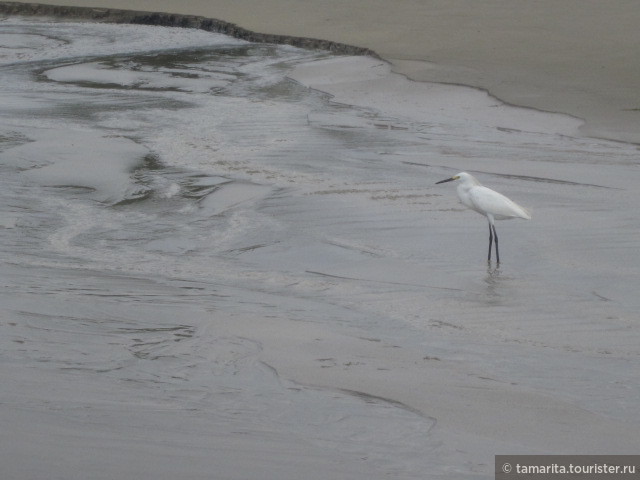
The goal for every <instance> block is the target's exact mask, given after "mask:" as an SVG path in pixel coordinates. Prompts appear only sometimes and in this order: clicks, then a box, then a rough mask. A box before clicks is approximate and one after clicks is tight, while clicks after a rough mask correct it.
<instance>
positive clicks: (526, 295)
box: [0, 19, 640, 479]
mask: <svg viewBox="0 0 640 480" xmlns="http://www.w3.org/2000/svg"><path fill="white" fill-rule="evenodd" d="M0 46H1V47H0V62H2V64H3V65H2V70H1V76H2V88H1V90H0V101H1V102H2V105H3V108H2V110H0V173H1V175H0V182H1V183H2V186H1V188H0V197H1V201H0V206H1V209H2V211H1V212H0V215H1V216H0V245H1V246H2V247H1V248H0V260H1V263H0V274H1V278H2V280H3V289H2V302H1V306H0V309H1V310H0V311H1V315H2V322H1V323H0V329H1V330H2V332H0V344H1V347H2V352H3V362H2V367H0V368H1V369H2V376H3V380H2V385H3V386H2V399H1V400H0V402H1V405H0V407H1V410H0V415H2V417H3V422H5V423H6V425H7V428H3V429H2V436H3V443H4V442H5V441H9V439H10V442H11V446H10V447H9V448H8V449H6V450H5V449H4V448H3V450H4V453H3V458H2V462H0V463H1V464H2V467H0V468H3V469H5V473H6V477H4V478H27V477H29V478H31V477H33V478H35V477H39V476H42V475H45V474H47V472H49V473H51V472H52V468H53V474H54V475H53V476H51V477H50V478H66V479H69V478H87V476H86V473H87V472H90V473H91V474H92V475H91V478H132V475H133V476H135V478H154V479H157V478H176V477H175V475H181V474H182V473H184V472H185V471H186V472H188V473H189V475H188V476H187V477H183V478H212V477H211V476H210V475H211V470H212V469H215V470H216V471H217V472H218V473H219V476H218V477H216V478H245V479H246V478H265V477H264V476H262V475H263V474H264V469H265V468H266V469H267V470H268V471H270V472H274V473H273V476H272V477H271V478H299V477H298V475H299V473H300V468H303V469H304V471H305V472H306V476H305V478H313V477H312V476H309V475H317V476H318V478H331V475H330V474H333V475H339V477H340V478H383V477H385V476H386V477H388V476H389V475H391V476H394V475H395V476H397V478H423V477H422V476H421V474H422V473H423V472H424V471H425V470H429V471H433V472H437V473H442V474H443V475H444V474H445V473H446V472H450V471H452V469H453V471H455V472H457V473H456V474H457V475H458V477H457V478H476V477H478V478H487V475H488V473H487V468H488V467H486V466H485V468H484V469H483V468H480V469H479V470H478V469H477V468H474V467H469V466H468V464H467V463H466V462H467V460H465V456H464V455H461V456H460V458H459V459H457V460H456V458H457V457H456V453H455V452H454V451H453V450H454V447H451V448H449V447H448V445H447V444H446V442H443V441H442V439H438V438H437V437H436V438H434V436H433V431H432V428H433V426H434V424H435V419H434V418H433V417H431V416H430V415H429V412H424V411H417V410H416V409H414V408H411V407H409V406H407V405H405V404H404V403H400V402H399V401H397V399H395V398H387V399H382V398H378V397H375V396H366V395H365V394H356V393H354V392H348V391H345V390H338V389H328V388H317V387H312V386H311V385H304V384H301V383H294V382H293V381H291V379H287V378H283V377H282V376H281V375H280V374H279V372H277V371H276V370H274V368H273V367H272V366H270V365H267V364H266V363H265V362H263V361H261V360H260V352H261V350H262V346H261V344H260V342H258V341H256V340H255V339H253V338H251V336H250V335H247V336H237V335H231V336H226V335H225V334H224V333H223V331H224V328H222V327H221V325H222V324H223V323H224V322H226V321H229V320H228V319H229V318H232V319H233V318H238V319H239V318H253V319H256V320H255V321H256V322H259V324H260V328H265V325H267V328H268V325H269V322H275V321H276V319H287V320H290V321H294V322H298V323H302V324H309V325H321V326H322V328H326V329H328V330H331V331H335V332H344V331H347V332H350V333H349V334H350V335H356V336H366V337H367V338H371V339H375V340H376V341H384V342H389V343H390V344H393V345H395V346H396V347H397V348H403V347H407V348H409V347H411V348H419V349H422V350H423V351H424V352H425V355H426V356H425V358H433V359H438V360H447V359H448V360H451V361H454V362H456V364H457V365H459V371H461V372H468V375H469V376H474V375H475V376H478V375H482V374H487V375H490V376H491V377H492V379H494V380H495V381H498V382H505V384H509V382H511V383H512V384H514V385H520V386H522V388H525V389H532V390H536V391H539V392H541V394H543V395H549V396H552V397H554V398H559V399H562V400H563V401H566V402H569V403H571V404H573V405H576V406H577V407H578V408H583V409H586V410H589V411H593V412H596V413H597V414H598V415H603V416H604V417H605V418H611V419H615V420H622V421H624V422H637V419H638V418H639V417H638V413H639V412H638V407H639V405H640V387H639V385H638V382H637V381H636V376H637V375H636V372H637V367H638V362H639V356H638V340H639V326H640V325H639V323H638V314H637V312H638V311H640V300H639V299H638V296H637V291H638V286H640V285H639V283H638V277H637V272H638V271H640V255H638V254H637V252H638V247H639V246H640V240H639V239H640V235H639V234H640V215H639V213H638V209H637V208H635V205H638V201H639V200H640V198H639V195H638V193H637V189H636V188H635V184H636V183H637V182H636V181H637V177H638V174H639V167H638V165H639V164H638V160H637V158H638V152H637V149H636V148H635V147H634V146H631V145H626V144H621V143H614V142H606V141H600V140H594V139H588V138H580V137H577V136H571V135H568V134H567V133H566V132H563V133H562V134H558V133H554V132H553V131H545V129H541V130H537V131H536V130H522V129H521V128H519V127H520V125H521V124H526V125H532V124H533V123H535V122H534V121H533V120H531V122H529V120H526V121H525V120H522V118H521V117H520V115H521V114H522V112H519V113H518V115H516V116H514V117H513V119H512V117H510V116H509V115H510V113H509V112H511V110H509V108H511V107H505V106H500V108H501V109H505V108H506V110H507V112H506V113H505V115H506V116H505V117H504V118H503V117H501V120H499V122H501V123H500V124H499V125H495V124H486V123H483V122H482V119H477V118H471V117H469V116H465V115H464V114H462V116H460V113H455V112H454V113H451V114H449V113H446V112H445V114H438V113H437V112H435V113H434V112H429V111H427V112H422V113H421V116H420V115H416V114H415V111H414V110H413V109H412V108H411V107H410V106H407V107H406V108H405V109H404V110H403V106H402V105H399V104H397V103H395V104H393V105H388V107H389V108H385V104H384V101H383V102H382V103H381V104H376V102H375V100H371V99H369V100H367V101H370V104H369V105H365V103H367V101H362V103H363V104H362V106H358V107H356V106H351V105H349V103H351V104H356V103H359V101H360V100H361V99H360V100H357V98H356V97H357V96H356V95H355V94H354V95H353V102H344V103H337V102H332V101H331V100H330V98H329V97H328V96H327V95H325V94H322V93H321V92H318V91H316V90H311V89H308V88H306V87H305V86H304V85H302V84H300V83H298V82H294V81H292V80H290V79H288V78H287V75H288V73H289V72H290V71H291V69H293V68H294V67H295V66H297V65H301V64H305V63H308V62H312V61H317V60H322V59H326V58H329V56H328V54H325V53H323V52H310V51H304V50H299V49H294V48H291V47H281V46H272V45H255V44H249V43H245V42H242V41H238V40H234V39H232V38H229V37H224V36H220V35H214V34H210V33H205V32H199V31H191V30H180V29H168V28H157V27H155V28H154V27H141V26H115V25H96V24H77V23H76V24H68V23H59V22H58V23H46V22H34V21H26V20H20V19H6V20H4V21H2V22H0ZM479 93H480V92H476V94H479ZM464 94H465V95H467V94H469V95H470V93H469V92H466V91H465V93H464ZM474 98H475V97H474ZM483 101H484V100H483ZM492 102H493V103H499V102H497V101H494V100H493V99H489V106H488V107H487V108H493V107H492V106H491V104H492ZM494 106H497V105H494ZM442 108H446V107H442ZM514 110H518V109H514ZM403 111H404V112H406V114H403ZM532 114H533V115H543V114H540V113H538V112H535V113H532ZM549 118H553V117H552V116H550V117H549ZM511 122H512V123H511ZM518 122H521V123H518ZM523 122H524V123H523ZM527 122H529V123H527ZM461 169H468V170H471V171H474V172H476V175H477V176H478V177H479V178H480V179H481V181H484V182H486V183H487V184H489V185H490V186H491V187H495V188H496V189H497V190H500V191H503V192H504V193H506V194H508V195H509V196H511V197H513V198H514V199H515V200H516V201H518V202H519V203H521V204H523V205H527V206H533V212H534V216H533V217H534V218H533V220H532V222H528V223H526V222H515V221H514V222H504V223H499V224H498V233H499V234H500V241H501V243H500V246H501V257H502V258H503V262H504V264H503V265H502V266H500V267H499V268H496V267H495V266H491V267H489V268H487V265H486V262H485V261H484V258H485V255H486V252H485V249H486V241H487V238H486V236H487V235H486V233H487V232H486V225H485V223H484V220H483V219H482V218H481V217H479V216H477V215H475V214H473V213H471V212H467V211H464V210H463V209H462V208H461V206H460V205H459V204H458V203H457V201H456V199H455V192H454V189H453V188H446V187H445V186H438V187H436V186H434V185H433V184H434V182H435V181H436V180H440V179H443V178H446V177H448V176H450V175H451V174H452V173H455V172H456V171H457V170H461ZM478 172H479V173H478ZM222 318H224V319H225V320H224V321H223V320H221V319H222ZM353 332H359V333H357V334H354V333H353ZM286 334H287V332H286V331H283V332H282V335H283V336H286ZM318 362H319V363H320V364H321V365H322V367H325V368H328V369H330V368H343V369H347V368H350V367H351V365H347V364H346V363H344V364H343V365H336V361H335V359H331V358H324V359H323V358H319V359H318ZM309 383H311V384H313V382H309ZM353 390H358V389H357V388H353ZM607 441H608V439H606V438H603V440H602V445H603V447H604V446H606V445H607ZM265 445H266V446H265ZM284 451H286V452H287V456H283V454H282V452H284ZM425 451H428V452H430V453H429V454H425ZM211 452H217V453H216V454H215V455H213V454H212V453H211ZM252 452H253V455H254V457H253V458H255V459H256V461H255V462H243V458H245V456H246V455H251V454H252ZM495 453H506V452H498V451H496V452H495ZM554 453H556V452H554ZM614 453H623V452H614ZM71 454H73V457H72V458H69V456H70V455H71ZM34 458H37V460H34ZM60 458H67V459H68V461H67V463H64V464H57V463H56V461H57V459H60ZM439 458H441V459H442V458H444V460H438V459H439ZM451 459H454V460H451ZM458 460H459V461H458ZM492 461H493V459H492V458H489V459H487V462H488V464H489V465H490V464H491V462H492ZM296 462H298V463H296ZM452 462H453V464H452ZM150 463H152V464H153V466H152V467H151V466H149V464H150ZM52 465H55V467H52ZM327 465H331V466H330V467H328V466H327ZM327 469H329V471H328V470H327ZM309 472H317V473H309Z"/></svg>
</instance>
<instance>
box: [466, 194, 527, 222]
mask: <svg viewBox="0 0 640 480" xmlns="http://www.w3.org/2000/svg"><path fill="white" fill-rule="evenodd" d="M469 199H470V200H471V203H472V204H473V206H474V207H475V210H477V211H480V212H485V213H490V214H491V215H493V216H494V217H495V218H496V219H505V218H514V217H518V218H525V219H527V220H530V219H531V215H530V214H529V212H527V210H526V209H525V208H523V207H521V206H520V205H518V204H517V203H515V202H514V201H512V200H510V199H508V198H507V197H505V196H504V195H502V194H501V193H498V192H496V191H495V190H491V189H490V188H487V187H484V186H476V187H473V188H472V189H471V190H470V191H469Z"/></svg>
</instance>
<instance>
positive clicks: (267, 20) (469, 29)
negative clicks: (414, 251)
mask: <svg viewBox="0 0 640 480" xmlns="http://www.w3.org/2000/svg"><path fill="white" fill-rule="evenodd" d="M40 3H43V4H52V5H73V6H87V7H96V8H116V9H135V10H143V11H150V12H169V13H179V14H188V15H200V16H204V17H210V18H216V19H220V20H224V21H227V22H232V23H235V24H237V25H239V26H241V27H244V28H246V29H249V30H252V31H255V32H260V33H274V34H283V35H293V36H300V37H312V38H319V39H326V40H333V41H336V42H342V43H345V44H349V45H355V46H361V47H366V48H369V49H371V50H373V51H375V52H376V53H378V54H379V55H380V56H381V57H382V58H384V59H386V60H387V61H389V62H391V64H392V65H393V69H394V71H396V72H398V73H401V74H403V75H406V76H408V77H409V78H411V79H414V80H420V81H432V82H445V83H454V84H463V85H470V86H475V87H478V88H482V89H485V90H487V91H488V92H490V93H491V94H492V95H495V96H496V97H498V98H499V99H501V100H503V101H505V102H507V103H511V104H514V105H520V106H526V107H531V108H537V109H541V110H544V111H550V112H560V113H566V114H569V115H573V116H575V117H577V118H579V119H582V120H584V121H585V122H586V124H585V125H584V126H583V128H582V131H583V133H585V134H587V135H590V136H596V137H604V138H609V139H615V140H623V141H629V142H640V133H638V132H640V94H639V93H638V88H637V86H638V84H640V65H638V62H636V61H635V59H636V58H638V55H639V54H640V52H639V50H640V47H639V45H640V31H639V30H638V28H637V25H638V23H639V22H640V11H639V10H638V8H637V5H636V4H635V2H633V1H619V2H613V3H607V4H604V3H602V2H599V1H597V0H589V1H578V0H557V1H556V0H544V1H538V2H535V3H534V4H532V3H531V2H527V1H524V0H518V1H516V2H513V1H508V0H490V1H487V2H482V3H479V2H473V1H469V0H453V1H450V0H434V1H429V2H423V1H420V0H399V1H398V2H393V3H390V2H385V1H383V0H376V1H375V2H360V1H358V2H342V1H339V0H329V1H324V2H307V1H304V0H265V1H261V2H255V1H252V0H193V1H189V2H175V1H172V0H146V1H145V0H139V1H136V2H134V3H132V2H127V1H124V0H76V1H73V2H62V1H56V0H49V1H47V0H45V1H43V2H40Z"/></svg>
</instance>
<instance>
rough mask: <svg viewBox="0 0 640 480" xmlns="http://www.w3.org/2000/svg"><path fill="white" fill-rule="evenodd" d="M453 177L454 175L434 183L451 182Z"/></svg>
mask: <svg viewBox="0 0 640 480" xmlns="http://www.w3.org/2000/svg"><path fill="white" fill-rule="evenodd" d="M455 179H456V178H455V177H451V178H447V179H446V180H440V181H439V182H436V185H438V184H439V183H447V182H453V181H454V180H455Z"/></svg>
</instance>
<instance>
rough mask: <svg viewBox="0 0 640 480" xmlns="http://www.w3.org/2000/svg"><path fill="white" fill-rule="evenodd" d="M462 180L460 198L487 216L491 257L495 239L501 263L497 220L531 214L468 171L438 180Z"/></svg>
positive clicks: (468, 205)
mask: <svg viewBox="0 0 640 480" xmlns="http://www.w3.org/2000/svg"><path fill="white" fill-rule="evenodd" d="M453 180H460V184H459V185H458V187H457V191H458V198H459V199H460V201H461V202H462V203H463V204H464V205H465V206H466V207H468V208H470V209H471V210H475V211H476V212H478V213H479V214H481V215H484V216H485V217H487V220H488V221H489V257H488V261H489V262H491V244H492V242H493V240H495V243H496V260H497V262H498V263H500V254H499V253H498V234H497V233H496V226H495V220H509V219H511V218H524V219H525V220H531V214H530V213H529V212H528V211H527V210H526V209H525V208H523V207H521V206H520V205H518V204H517V203H515V202H514V201H512V200H510V199H508V198H507V197H505V196H504V195H502V194H501V193H498V192H496V191H494V190H491V189H490V188H487V187H485V186H483V185H482V184H481V183H480V182H479V181H478V180H476V178H475V177H474V176H473V175H470V174H468V173H467V172H460V173H458V174H457V175H454V176H453V177H451V178H447V179H446V180H441V181H439V182H436V185H437V184H439V183H445V182H452V181H453Z"/></svg>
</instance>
